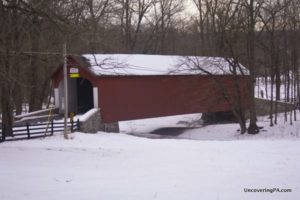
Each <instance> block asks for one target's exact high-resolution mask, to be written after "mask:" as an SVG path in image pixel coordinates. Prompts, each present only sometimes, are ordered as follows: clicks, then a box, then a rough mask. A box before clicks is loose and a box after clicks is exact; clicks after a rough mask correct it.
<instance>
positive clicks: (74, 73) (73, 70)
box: [69, 67, 80, 78]
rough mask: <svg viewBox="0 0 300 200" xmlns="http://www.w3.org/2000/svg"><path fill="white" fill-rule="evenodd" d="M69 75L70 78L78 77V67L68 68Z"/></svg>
mask: <svg viewBox="0 0 300 200" xmlns="http://www.w3.org/2000/svg"><path fill="white" fill-rule="evenodd" d="M69 72H70V73H69V75H70V78H79V77H80V75H79V69H78V68H74V67H72V68H70V71H69Z"/></svg>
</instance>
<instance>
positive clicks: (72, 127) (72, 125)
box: [71, 119, 74, 133]
mask: <svg viewBox="0 0 300 200" xmlns="http://www.w3.org/2000/svg"><path fill="white" fill-rule="evenodd" d="M73 132H74V121H73V119H71V133H73Z"/></svg>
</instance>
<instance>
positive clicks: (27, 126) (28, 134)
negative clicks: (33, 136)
mask: <svg viewBox="0 0 300 200" xmlns="http://www.w3.org/2000/svg"><path fill="white" fill-rule="evenodd" d="M26 128H27V138H28V139H30V130H29V123H28V122H27V123H26Z"/></svg>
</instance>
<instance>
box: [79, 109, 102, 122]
mask: <svg viewBox="0 0 300 200" xmlns="http://www.w3.org/2000/svg"><path fill="white" fill-rule="evenodd" d="M98 111H99V108H93V109H91V110H89V111H88V112H86V113H85V114H83V115H81V116H79V117H78V118H76V120H77V119H79V121H81V122H86V121H87V120H88V119H89V118H91V116H93V115H94V114H95V113H97V112H98Z"/></svg>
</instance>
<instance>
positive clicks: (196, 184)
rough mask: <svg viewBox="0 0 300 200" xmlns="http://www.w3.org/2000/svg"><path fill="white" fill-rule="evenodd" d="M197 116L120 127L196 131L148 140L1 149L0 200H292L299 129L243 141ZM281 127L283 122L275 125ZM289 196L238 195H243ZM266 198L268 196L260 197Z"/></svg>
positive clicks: (40, 142) (55, 141)
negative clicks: (250, 190)
mask: <svg viewBox="0 0 300 200" xmlns="http://www.w3.org/2000/svg"><path fill="white" fill-rule="evenodd" d="M199 116H200V115H199V114H198V115H197V114H194V115H184V116H181V117H180V116H175V117H169V118H158V119H148V120H138V121H131V122H122V123H121V124H120V125H121V129H122V132H132V131H133V130H134V131H135V132H143V131H144V133H146V132H147V131H148V133H149V132H151V131H153V130H154V129H155V128H161V127H178V126H180V127H182V126H183V125H184V124H185V125H187V126H188V127H192V126H196V127H198V128H195V129H192V130H188V131H186V132H184V133H183V134H182V135H180V136H182V137H183V136H184V135H185V138H193V139H197V140H190V139H175V138H174V139H149V138H146V137H135V136H131V135H127V134H124V133H120V134H107V133H98V134H83V133H75V134H74V139H72V140H64V139H63V136H62V135H56V136H53V137H49V138H45V139H36V140H30V141H18V142H5V143H1V144H0V158H1V159H0V180H1V181H0V199H1V200H20V199H22V200H34V199H38V200H48V199H49V200H56V199H72V200H82V199H89V200H94V199H95V200H99V199H105V200H106V199H107V200H120V199H128V200H141V199H143V200H148V199H161V200H166V199H172V200H176V199H178V200H179V199H180V200H182V199H188V200H196V199H197V200H198V199H206V200H207V199H208V200H209V199H285V200H289V199H298V198H299V196H300V173H299V169H300V156H299V152H300V142H299V141H300V140H299V139H298V135H297V134H298V130H299V128H300V122H299V121H297V122H295V123H294V124H293V125H292V126H291V125H289V124H288V123H285V124H284V123H282V125H280V126H275V127H272V128H271V127H268V120H267V119H266V118H260V119H259V125H260V126H265V128H264V129H263V132H261V134H259V135H254V136H249V135H243V136H241V135H240V134H239V133H238V132H237V129H238V125H237V124H223V125H214V126H205V127H199V126H198V125H197V124H195V123H194V122H195V119H198V118H199ZM280 119H282V116H281V118H280ZM273 188H278V189H280V190H281V189H291V190H292V192H273V193H271V192H244V189H273ZM266 191H267V190H266Z"/></svg>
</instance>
